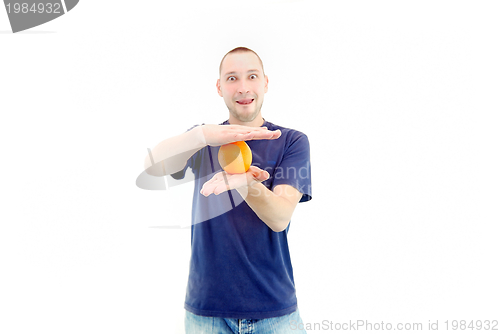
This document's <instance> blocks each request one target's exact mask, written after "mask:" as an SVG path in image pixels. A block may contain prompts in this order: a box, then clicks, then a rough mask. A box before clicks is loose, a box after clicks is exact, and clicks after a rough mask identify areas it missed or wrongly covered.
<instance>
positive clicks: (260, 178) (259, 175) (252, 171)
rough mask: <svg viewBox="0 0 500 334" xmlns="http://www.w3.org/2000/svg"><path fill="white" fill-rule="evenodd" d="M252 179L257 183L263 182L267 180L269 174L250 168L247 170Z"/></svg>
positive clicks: (253, 167) (257, 168)
mask: <svg viewBox="0 0 500 334" xmlns="http://www.w3.org/2000/svg"><path fill="white" fill-rule="evenodd" d="M248 171H249V172H250V174H251V175H252V177H253V178H254V179H255V180H257V181H260V182H262V181H265V180H267V179H268V178H269V173H268V172H267V171H265V170H262V169H260V168H259V167H255V166H250V168H249V169H248Z"/></svg>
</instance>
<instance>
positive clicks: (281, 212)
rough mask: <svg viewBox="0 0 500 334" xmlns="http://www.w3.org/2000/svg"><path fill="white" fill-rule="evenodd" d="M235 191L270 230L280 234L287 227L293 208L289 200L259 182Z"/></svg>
mask: <svg viewBox="0 0 500 334" xmlns="http://www.w3.org/2000/svg"><path fill="white" fill-rule="evenodd" d="M236 190H237V191H238V192H239V193H240V195H241V196H242V197H243V198H245V201H246V202H247V204H248V206H249V207H250V208H251V209H252V210H253V211H254V212H255V214H257V216H258V217H259V218H260V219H261V220H262V221H263V222H264V223H266V225H267V226H269V228H270V229H271V230H273V231H274V232H281V231H283V230H284V229H285V228H286V227H287V226H288V223H289V222H290V220H291V218H292V214H293V211H294V208H295V206H294V205H293V204H292V203H291V202H290V201H289V200H287V199H286V198H283V197H280V196H278V195H277V194H275V193H274V192H272V191H271V190H269V189H267V187H266V186H264V185H263V184H262V183H260V182H258V183H255V184H253V185H251V186H245V187H241V188H237V189H236ZM247 190H248V193H247ZM245 196H246V197H245Z"/></svg>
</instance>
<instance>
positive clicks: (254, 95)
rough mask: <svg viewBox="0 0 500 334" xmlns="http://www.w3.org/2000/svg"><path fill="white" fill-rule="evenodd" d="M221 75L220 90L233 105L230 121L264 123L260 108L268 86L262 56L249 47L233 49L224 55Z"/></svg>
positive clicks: (228, 106) (230, 105) (228, 104)
mask: <svg viewBox="0 0 500 334" xmlns="http://www.w3.org/2000/svg"><path fill="white" fill-rule="evenodd" d="M219 75H220V77H219V79H218V80H217V92H218V93H219V95H220V96H222V97H223V98H224V102H225V103H226V106H227V108H228V109H229V113H230V117H229V122H230V123H231V124H242V125H253V126H260V125H261V124H262V116H261V114H260V110H261V108H262V103H264V94H265V93H267V89H268V87H267V86H268V78H267V76H266V75H265V74H264V66H263V64H262V61H261V60H260V57H259V56H258V55H257V54H256V53H255V52H254V51H252V50H250V49H248V48H243V47H239V48H236V49H233V50H231V51H229V52H228V53H227V54H226V55H225V56H224V58H222V61H221V64H220V67H219Z"/></svg>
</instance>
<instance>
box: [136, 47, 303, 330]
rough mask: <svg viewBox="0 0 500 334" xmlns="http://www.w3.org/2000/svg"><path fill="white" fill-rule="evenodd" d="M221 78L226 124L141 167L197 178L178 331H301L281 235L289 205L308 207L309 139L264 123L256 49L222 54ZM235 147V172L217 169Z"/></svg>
mask: <svg viewBox="0 0 500 334" xmlns="http://www.w3.org/2000/svg"><path fill="white" fill-rule="evenodd" d="M219 75H220V77H219V79H218V80H217V84H216V85H217V92H218V94H219V95H220V96H221V97H223V99H224V102H225V104H226V106H227V108H228V109H229V119H228V120H227V121H225V122H223V123H221V124H220V125H201V126H195V127H193V128H191V129H190V130H188V131H187V132H185V133H184V134H182V135H179V136H176V137H173V138H169V139H167V140H165V141H163V142H161V143H160V144H158V145H157V146H156V147H155V148H154V149H153V150H152V151H151V152H150V155H149V156H148V157H146V159H145V168H146V171H147V173H148V174H151V175H155V176H162V175H168V174H170V175H171V176H172V177H173V178H175V179H181V178H183V177H184V175H185V172H186V170H187V168H188V167H190V168H191V169H192V171H193V173H194V175H195V177H196V179H195V191H194V197H193V210H192V226H191V251H192V253H191V261H190V271H189V280H188V285H187V292H186V301H185V308H186V318H185V325H186V333H193V334H200V333H216V334H220V333H279V334H281V333H304V332H303V331H302V332H301V331H299V330H297V328H302V327H301V326H300V325H298V324H301V323H302V320H301V319H300V315H299V312H298V308H297V298H296V295H295V284H294V280H293V271H292V265H291V261H290V254H289V251H288V243H287V233H288V229H289V223H290V220H291V217H292V213H293V211H294V209H295V207H296V205H297V203H299V202H305V201H308V200H310V199H311V176H310V175H311V174H310V168H311V167H310V162H309V141H308V139H307V136H306V135H305V134H303V133H301V132H299V131H296V130H292V129H289V128H285V127H281V126H278V125H275V124H273V123H271V122H268V121H266V120H265V119H264V118H263V117H262V115H261V107H262V103H263V101H264V94H265V93H266V92H267V91H268V82H269V80H268V77H267V76H266V75H265V73H264V66H263V64H262V61H261V59H260V57H259V56H258V55H257V54H256V53H255V52H254V51H252V50H250V49H248V48H242V47H240V48H236V49H233V50H231V51H229V52H228V53H227V54H226V55H225V56H224V58H223V59H222V61H221V64H220V73H219ZM235 141H246V142H247V144H248V145H249V147H250V149H251V150H252V155H253V161H252V166H251V167H250V169H249V170H248V171H247V172H246V173H243V174H228V173H226V172H224V171H222V169H221V167H220V165H219V164H218V162H217V153H218V149H219V147H220V146H221V145H224V144H228V143H231V142H235ZM155 162H156V163H155ZM224 207H225V208H227V209H221V208H224ZM292 324H293V326H292ZM292 328H293V329H294V330H293V331H292Z"/></svg>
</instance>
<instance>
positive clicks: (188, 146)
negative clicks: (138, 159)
mask: <svg viewBox="0 0 500 334" xmlns="http://www.w3.org/2000/svg"><path fill="white" fill-rule="evenodd" d="M206 145H207V144H206V141H205V137H204V135H203V129H202V127H201V126H197V127H195V128H193V129H191V130H189V131H187V132H185V133H183V134H181V135H178V136H175V137H171V138H168V139H165V140H164V141H162V142H161V143H159V144H158V145H156V146H155V147H154V148H153V149H152V150H151V151H150V152H149V154H148V155H147V156H146V158H145V159H144V170H145V171H146V173H148V174H150V175H153V176H164V175H169V174H173V173H175V172H178V171H180V170H181V169H183V168H184V166H185V165H186V162H187V161H188V159H189V158H190V157H191V156H192V155H193V154H194V153H196V152H197V151H198V150H200V149H201V148H203V147H205V146H206Z"/></svg>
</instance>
